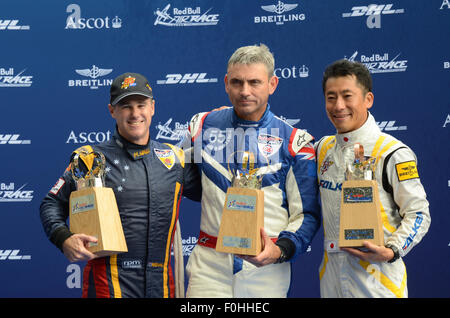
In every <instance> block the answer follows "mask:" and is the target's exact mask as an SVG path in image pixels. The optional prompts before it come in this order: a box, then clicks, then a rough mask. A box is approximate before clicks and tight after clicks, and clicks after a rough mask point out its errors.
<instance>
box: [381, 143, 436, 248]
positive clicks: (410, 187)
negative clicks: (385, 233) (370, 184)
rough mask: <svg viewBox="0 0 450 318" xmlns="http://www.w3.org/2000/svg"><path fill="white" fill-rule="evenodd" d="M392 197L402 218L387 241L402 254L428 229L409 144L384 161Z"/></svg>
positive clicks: (428, 221)
mask: <svg viewBox="0 0 450 318" xmlns="http://www.w3.org/2000/svg"><path fill="white" fill-rule="evenodd" d="M386 169H387V170H386V173H387V177H388V181H389V184H390V185H391V186H392V190H393V191H392V192H393V199H394V201H395V204H396V205H397V206H398V207H399V211H398V213H399V215H400V217H401V218H402V220H401V223H400V225H399V227H398V228H397V229H396V230H395V231H394V232H393V233H392V236H390V237H389V238H388V239H387V241H386V244H392V245H394V246H396V247H397V248H398V250H399V253H400V256H401V257H403V256H405V255H406V254H407V253H408V252H409V251H410V250H411V249H412V248H413V247H414V246H415V245H416V244H418V243H419V242H420V241H421V239H422V237H423V236H424V235H425V234H426V233H427V231H428V228H429V226H430V223H431V217H430V212H429V208H428V201H427V199H426V193H425V190H424V188H423V186H422V184H421V182H420V179H419V174H418V171H417V159H416V156H415V154H414V153H413V152H412V150H411V149H409V148H401V149H399V150H397V151H396V152H394V153H393V155H392V157H391V158H390V160H389V161H388V163H387V165H386Z"/></svg>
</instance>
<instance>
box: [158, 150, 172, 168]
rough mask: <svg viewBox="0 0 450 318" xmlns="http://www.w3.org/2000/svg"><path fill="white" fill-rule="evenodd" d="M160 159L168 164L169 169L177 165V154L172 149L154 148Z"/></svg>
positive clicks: (164, 163)
mask: <svg viewBox="0 0 450 318" xmlns="http://www.w3.org/2000/svg"><path fill="white" fill-rule="evenodd" d="M154 151H155V154H156V156H157V157H158V159H159V160H160V161H161V162H162V163H163V165H165V166H166V168H167V169H169V170H170V169H172V167H173V166H174V165H175V154H174V152H173V151H172V150H171V149H154Z"/></svg>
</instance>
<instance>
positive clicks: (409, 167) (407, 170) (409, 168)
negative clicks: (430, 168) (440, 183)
mask: <svg viewBox="0 0 450 318" xmlns="http://www.w3.org/2000/svg"><path fill="white" fill-rule="evenodd" d="M395 169H396V170H397V177H398V181H405V180H410V179H417V178H419V173H418V171H417V166H416V162H415V161H406V162H402V163H397V164H396V165H395Z"/></svg>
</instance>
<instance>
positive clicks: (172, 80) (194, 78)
mask: <svg viewBox="0 0 450 318" xmlns="http://www.w3.org/2000/svg"><path fill="white" fill-rule="evenodd" d="M206 75H207V74H206V73H186V74H167V75H166V79H165V80H157V81H156V84H161V85H163V84H193V83H198V84H205V83H217V78H206Z"/></svg>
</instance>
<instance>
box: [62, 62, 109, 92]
mask: <svg viewBox="0 0 450 318" xmlns="http://www.w3.org/2000/svg"><path fill="white" fill-rule="evenodd" d="M112 71H113V69H112V68H99V67H97V66H95V65H92V68H85V69H76V70H75V72H76V73H77V74H79V75H81V76H85V77H88V78H90V79H71V80H69V82H68V86H69V87H89V88H90V89H98V88H99V87H104V86H107V87H109V86H111V84H112V82H113V79H112V78H99V77H103V76H106V75H108V74H109V73H111V72H112Z"/></svg>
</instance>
